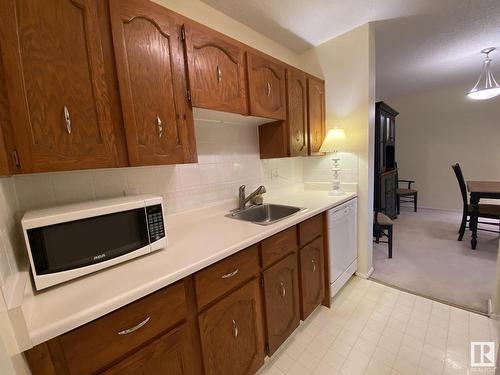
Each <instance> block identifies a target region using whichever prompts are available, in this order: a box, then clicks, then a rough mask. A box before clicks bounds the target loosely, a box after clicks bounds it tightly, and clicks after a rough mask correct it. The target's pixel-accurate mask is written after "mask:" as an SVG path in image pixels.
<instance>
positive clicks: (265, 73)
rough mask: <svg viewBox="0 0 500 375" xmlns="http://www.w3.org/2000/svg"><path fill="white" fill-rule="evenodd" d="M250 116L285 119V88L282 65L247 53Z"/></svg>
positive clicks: (284, 70)
mask: <svg viewBox="0 0 500 375" xmlns="http://www.w3.org/2000/svg"><path fill="white" fill-rule="evenodd" d="M247 71H248V92H249V107H250V114H251V115H253V116H260V117H267V118H272V119H277V120H284V119H286V87H285V79H286V77H285V72H286V69H285V67H284V66H283V65H281V64H278V63H276V62H273V61H270V60H268V59H265V58H263V57H261V56H258V55H254V54H253V53H250V52H247Z"/></svg>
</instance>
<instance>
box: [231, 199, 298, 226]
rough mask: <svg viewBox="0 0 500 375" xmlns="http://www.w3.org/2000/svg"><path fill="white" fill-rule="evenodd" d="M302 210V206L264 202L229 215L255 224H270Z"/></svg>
mask: <svg viewBox="0 0 500 375" xmlns="http://www.w3.org/2000/svg"><path fill="white" fill-rule="evenodd" d="M300 210H302V208H300V207H294V206H283V205H280V204H262V205H257V206H251V207H248V208H245V209H243V210H239V211H234V212H231V213H229V214H227V215H226V216H227V217H230V218H233V219H237V220H243V221H250V222H252V223H255V224H260V225H269V224H272V223H275V222H277V221H279V220H283V219H285V218H287V217H288V216H290V215H293V214H295V213H297V212H299V211H300Z"/></svg>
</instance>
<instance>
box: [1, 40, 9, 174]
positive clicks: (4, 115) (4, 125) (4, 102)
mask: <svg viewBox="0 0 500 375" xmlns="http://www.w3.org/2000/svg"><path fill="white" fill-rule="evenodd" d="M1 56H2V46H1V45H0V57H1ZM5 129H12V124H11V121H10V113H9V101H8V97H7V88H6V87H5V72H4V69H3V63H2V59H1V58H0V175H1V176H4V175H8V174H9V173H10V168H11V167H10V161H9V158H8V152H7V148H6V145H5V141H4V132H5Z"/></svg>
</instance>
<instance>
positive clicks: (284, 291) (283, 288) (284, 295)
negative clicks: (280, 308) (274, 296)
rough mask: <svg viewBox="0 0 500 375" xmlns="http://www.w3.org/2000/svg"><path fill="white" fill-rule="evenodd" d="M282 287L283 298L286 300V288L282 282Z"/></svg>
mask: <svg viewBox="0 0 500 375" xmlns="http://www.w3.org/2000/svg"><path fill="white" fill-rule="evenodd" d="M280 286H281V293H280V295H281V298H285V297H286V288H285V283H284V282H283V281H282V282H280Z"/></svg>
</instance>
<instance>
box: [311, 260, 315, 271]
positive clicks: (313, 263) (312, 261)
mask: <svg viewBox="0 0 500 375" xmlns="http://www.w3.org/2000/svg"><path fill="white" fill-rule="evenodd" d="M311 263H312V265H313V272H316V262H315V261H314V259H311Z"/></svg>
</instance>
